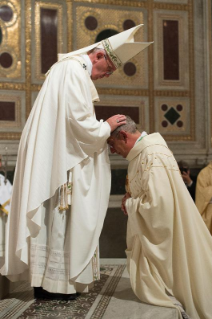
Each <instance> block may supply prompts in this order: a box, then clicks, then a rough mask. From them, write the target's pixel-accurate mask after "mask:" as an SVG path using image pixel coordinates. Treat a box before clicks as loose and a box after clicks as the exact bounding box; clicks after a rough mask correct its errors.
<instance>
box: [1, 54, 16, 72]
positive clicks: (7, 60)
mask: <svg viewBox="0 0 212 319" xmlns="http://www.w3.org/2000/svg"><path fill="white" fill-rule="evenodd" d="M12 64H13V58H12V56H11V55H10V54H9V53H8V52H3V53H2V54H1V55H0V65H1V66H2V67H3V68H5V69H7V68H9V67H11V65H12Z"/></svg>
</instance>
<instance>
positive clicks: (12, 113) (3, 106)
mask: <svg viewBox="0 0 212 319" xmlns="http://www.w3.org/2000/svg"><path fill="white" fill-rule="evenodd" d="M24 123H25V92H21V91H19V92H17V91H1V92H0V138H2V139H5V138H6V137H7V134H8V136H10V135H11V136H13V132H15V133H17V132H21V131H22V129H23V126H24ZM19 137H20V136H19Z"/></svg>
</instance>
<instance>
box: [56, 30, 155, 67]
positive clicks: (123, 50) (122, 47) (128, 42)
mask: <svg viewBox="0 0 212 319" xmlns="http://www.w3.org/2000/svg"><path fill="white" fill-rule="evenodd" d="M142 26H143V24H139V25H137V26H135V27H133V28H131V29H128V30H126V31H123V32H120V33H118V34H116V35H113V36H112V37H110V38H108V39H105V40H103V41H100V42H98V43H94V44H92V45H90V46H87V47H85V48H82V49H79V50H76V51H73V52H70V53H67V54H58V60H59V61H62V60H64V59H67V58H69V57H72V56H74V55H75V56H76V55H81V54H85V53H87V52H88V51H90V50H92V49H94V48H96V47H98V48H104V49H105V51H106V52H107V54H108V56H109V58H110V60H111V61H112V62H113V64H114V66H115V67H116V68H118V67H120V66H122V65H123V64H124V63H125V62H127V61H128V60H130V59H131V58H133V57H134V56H135V55H137V54H138V53H139V52H141V51H142V50H144V49H145V48H146V47H148V46H149V45H150V44H151V43H153V42H135V41H134V35H135V33H136V32H137V31H138V30H139V29H140V28H141V27H142Z"/></svg>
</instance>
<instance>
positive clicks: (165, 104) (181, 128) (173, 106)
mask: <svg viewBox="0 0 212 319" xmlns="http://www.w3.org/2000/svg"><path fill="white" fill-rule="evenodd" d="M155 115H156V118H157V123H156V131H159V132H161V133H162V134H163V136H164V137H165V138H166V135H170V134H172V135H173V137H174V136H175V138H177V139H179V137H180V135H182V134H183V135H184V136H185V135H187V139H188V140H189V138H190V136H189V133H190V115H189V99H188V98H183V97H181V98H179V97H178V98H176V97H167V98H164V97H162V98H159V97H157V98H156V99H155Z"/></svg>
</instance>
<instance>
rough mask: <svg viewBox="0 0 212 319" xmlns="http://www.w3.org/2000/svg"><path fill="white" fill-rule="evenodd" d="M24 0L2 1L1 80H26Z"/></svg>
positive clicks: (0, 9) (0, 12)
mask: <svg viewBox="0 0 212 319" xmlns="http://www.w3.org/2000/svg"><path fill="white" fill-rule="evenodd" d="M21 6H23V0H21V1H17V0H9V1H8V0H1V2H0V30H1V43H0V44H1V46H0V81H2V82H6V81H8V80H13V81H16V82H17V81H24V60H25V59H24V58H25V54H24V41H25V40H24V32H21V31H22V29H23V28H24V14H23V11H21Z"/></svg>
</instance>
